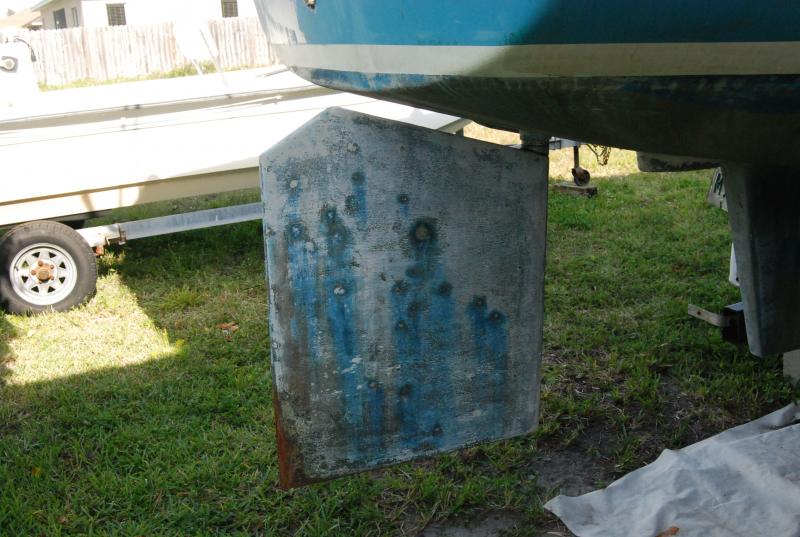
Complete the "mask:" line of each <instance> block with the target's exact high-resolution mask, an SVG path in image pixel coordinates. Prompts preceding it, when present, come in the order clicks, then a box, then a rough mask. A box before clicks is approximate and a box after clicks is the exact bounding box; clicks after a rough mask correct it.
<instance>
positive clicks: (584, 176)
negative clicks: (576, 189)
mask: <svg viewBox="0 0 800 537" xmlns="http://www.w3.org/2000/svg"><path fill="white" fill-rule="evenodd" d="M591 180H592V175H591V174H590V173H589V170H586V169H584V168H581V167H578V168H572V182H574V183H575V184H576V185H578V186H586V185H588V184H589V181H591Z"/></svg>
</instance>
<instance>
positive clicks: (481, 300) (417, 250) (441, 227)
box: [261, 109, 548, 486]
mask: <svg viewBox="0 0 800 537" xmlns="http://www.w3.org/2000/svg"><path fill="white" fill-rule="evenodd" d="M539 145H541V148H542V150H541V151H538V152H526V151H518V150H514V149H511V148H506V147H503V146H499V145H495V144H489V143H485V142H479V141H477V140H471V139H468V138H463V137H458V136H451V135H446V134H442V133H438V132H435V131H431V130H427V129H423V128H419V127H412V126H408V125H404V124H401V123H397V122H393V121H388V120H383V119H379V118H375V117H372V116H367V115H364V114H358V113H354V112H349V111H345V110H341V109H330V110H328V111H326V112H325V113H323V114H320V115H319V116H317V118H315V119H314V120H313V121H311V122H309V123H308V124H307V125H306V126H304V127H303V128H301V129H299V130H297V131H296V132H295V133H293V134H292V135H291V136H289V137H287V138H286V139H285V140H284V141H283V142H281V143H279V144H278V145H276V146H274V147H273V148H272V149H270V150H269V151H267V152H266V153H265V154H264V155H262V157H261V183H262V184H261V188H262V199H264V202H265V217H264V235H265V241H266V250H267V268H268V278H269V290H270V292H269V296H270V337H271V341H272V368H273V380H274V383H273V384H274V390H275V392H274V396H275V413H276V421H277V436H278V451H279V459H280V476H281V484H282V485H283V486H298V485H303V484H306V483H311V482H314V481H320V480H325V479H330V478H334V477H337V476H341V475H345V474H349V473H353V472H358V471H363V470H369V469H373V468H377V467H381V466H385V465H388V464H393V463H398V462H402V461H407V460H411V459H416V458H420V457H425V456H430V455H434V454H436V453H441V452H444V451H448V450H453V449H457V448H459V447H463V446H467V445H472V444H476V443H479V442H484V441H489V440H496V439H502V438H508V437H511V436H515V435H520V434H525V433H528V432H530V431H532V430H533V429H534V428H535V427H536V424H537V415H538V399H539V365H540V361H541V343H542V312H543V299H542V297H543V282H544V279H543V278H544V255H545V226H546V210H547V171H548V170H547V162H548V161H547V138H543V139H542V140H541V141H540V144H539Z"/></svg>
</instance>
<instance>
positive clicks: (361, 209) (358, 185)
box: [345, 172, 367, 231]
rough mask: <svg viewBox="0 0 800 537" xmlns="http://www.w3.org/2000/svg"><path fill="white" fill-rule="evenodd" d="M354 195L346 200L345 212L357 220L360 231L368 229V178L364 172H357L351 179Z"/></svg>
mask: <svg viewBox="0 0 800 537" xmlns="http://www.w3.org/2000/svg"><path fill="white" fill-rule="evenodd" d="M350 182H351V183H352V185H353V193H352V194H350V195H349V196H347V199H346V200H345V212H346V213H347V214H348V215H350V216H352V217H353V218H355V220H356V225H357V227H358V229H359V231H365V230H366V229H367V184H366V183H367V178H366V176H365V175H364V172H355V173H354V174H353V175H352V176H351V177H350Z"/></svg>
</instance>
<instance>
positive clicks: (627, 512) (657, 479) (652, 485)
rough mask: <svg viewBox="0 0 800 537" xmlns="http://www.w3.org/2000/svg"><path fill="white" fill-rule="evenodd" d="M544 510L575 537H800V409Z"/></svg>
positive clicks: (671, 455)
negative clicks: (558, 519)
mask: <svg viewBox="0 0 800 537" xmlns="http://www.w3.org/2000/svg"><path fill="white" fill-rule="evenodd" d="M545 509H547V510H548V511H551V512H552V513H554V514H555V515H556V516H558V517H559V518H560V519H561V520H562V521H563V522H564V524H566V525H567V527H568V528H569V529H570V530H571V531H572V532H574V533H575V534H576V535H578V537H628V536H635V537H655V536H656V535H659V534H662V535H677V536H679V537H690V536H698V537H699V536H702V537H717V536H719V537H737V536H742V537H745V536H746V537H752V536H754V535H755V536H759V537H798V536H800V407H799V406H797V405H794V404H792V405H789V406H787V407H785V408H783V409H781V410H778V411H776V412H773V413H772V414H769V415H767V416H764V417H763V418H760V419H757V420H755V421H752V422H750V423H747V424H745V425H741V426H739V427H735V428H733V429H730V430H728V431H725V432H723V433H720V434H718V435H716V436H713V437H711V438H707V439H706V440H703V441H702V442H698V443H696V444H693V445H691V446H689V447H686V448H684V449H681V450H678V451H671V450H666V451H664V452H663V453H662V454H661V456H660V457H659V458H658V459H657V460H656V461H654V462H653V463H651V464H649V465H647V466H645V467H644V468H640V469H638V470H636V471H634V472H632V473H630V474H628V475H626V476H625V477H623V478H621V479H619V480H617V481H615V482H614V483H612V484H611V485H609V486H608V487H607V488H605V489H603V490H598V491H595V492H591V493H589V494H585V495H583V496H577V497H568V496H558V497H556V498H553V499H552V500H550V501H549V502H548V503H547V504H546V505H545ZM662 532H663V533H662Z"/></svg>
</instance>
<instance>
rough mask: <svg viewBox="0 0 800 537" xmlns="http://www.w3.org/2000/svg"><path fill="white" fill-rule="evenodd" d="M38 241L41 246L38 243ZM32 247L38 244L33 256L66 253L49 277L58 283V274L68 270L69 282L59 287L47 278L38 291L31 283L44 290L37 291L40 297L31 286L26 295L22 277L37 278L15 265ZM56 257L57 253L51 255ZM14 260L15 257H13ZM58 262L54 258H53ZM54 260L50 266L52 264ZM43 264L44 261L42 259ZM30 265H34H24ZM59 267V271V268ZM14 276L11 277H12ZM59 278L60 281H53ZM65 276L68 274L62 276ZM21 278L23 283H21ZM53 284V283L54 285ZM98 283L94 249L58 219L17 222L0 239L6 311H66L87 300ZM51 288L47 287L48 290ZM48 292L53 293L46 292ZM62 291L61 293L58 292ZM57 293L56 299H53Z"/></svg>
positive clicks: (0, 296)
mask: <svg viewBox="0 0 800 537" xmlns="http://www.w3.org/2000/svg"><path fill="white" fill-rule="evenodd" d="M37 245H40V246H37ZM32 248H41V251H39V253H38V257H37V256H36V253H33V254H31V255H32V256H34V257H32V259H40V258H43V259H50V258H49V257H42V256H46V255H50V254H47V253H41V252H42V251H45V252H55V253H56V254H58V253H65V254H67V255H64V256H61V257H63V258H64V269H63V270H62V269H61V265H59V268H57V269H54V271H53V277H52V278H51V280H53V281H54V284H58V283H59V282H60V281H63V280H61V278H57V277H58V276H61V275H62V274H69V278H68V282H67V283H68V285H64V287H63V288H61V290H60V291H58V290H56V289H54V288H51V284H49V283H47V282H48V281H49V280H46V279H45V280H43V281H44V282H45V283H44V284H42V285H43V286H44V287H45V290H44V291H41V288H40V287H39V285H34V288H35V289H36V293H39V292H41V293H44V295H40V296H41V298H39V297H38V296H37V297H33V295H32V293H34V291H33V290H31V291H29V293H31V295H30V296H26V294H25V293H26V291H25V290H24V289H22V288H21V287H20V285H22V286H23V287H24V281H27V280H26V279H25V278H31V280H30V281H31V282H37V281H38V280H35V279H34V277H33V276H31V275H29V274H28V273H27V269H25V270H20V269H19V267H18V266H17V267H16V268H15V265H17V264H19V263H24V261H20V260H19V259H22V257H20V258H19V259H18V256H21V254H23V253H25V252H26V251H33V250H31V249H32ZM53 259H54V260H57V259H58V257H53ZM15 260H16V261H15ZM55 262H57V261H55ZM55 262H54V264H53V266H55ZM44 264H45V265H46V264H47V263H44ZM25 266H33V267H34V269H35V268H36V266H35V265H25ZM59 271H61V272H59ZM14 278H16V279H15V280H13V281H12V279H14ZM56 279H58V280H59V281H55V280H56ZM65 279H67V278H65ZM21 282H23V283H21ZM54 284H53V285H54ZM96 284H97V262H96V261H95V258H94V252H92V249H91V248H90V247H89V245H88V244H87V243H86V241H85V240H83V237H81V236H80V235H79V234H78V233H77V232H76V231H75V230H73V229H72V228H70V227H69V226H65V225H64V224H59V223H58V222H48V221H44V222H28V223H26V224H20V225H18V226H16V227H14V228H12V229H11V230H10V231H9V232H8V233H6V234H5V235H4V236H3V238H2V239H0V306H2V307H3V309H5V310H6V311H8V312H9V313H18V314H29V313H40V312H43V311H50V310H55V311H66V310H68V309H70V308H74V307H75V306H79V305H80V304H83V303H84V302H86V301H87V300H88V299H89V298H90V297H91V296H92V295H93V294H94V292H95V286H96ZM48 290H50V291H48ZM48 292H53V293H56V292H57V294H52V295H50V297H48V296H47V293H48ZM62 294H63V296H61V295H62ZM56 297H57V300H56ZM36 300H40V301H44V302H47V301H50V302H51V303H46V304H40V303H36V302H35V301H36Z"/></svg>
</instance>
